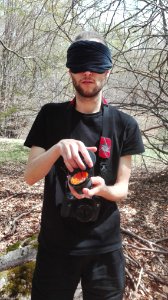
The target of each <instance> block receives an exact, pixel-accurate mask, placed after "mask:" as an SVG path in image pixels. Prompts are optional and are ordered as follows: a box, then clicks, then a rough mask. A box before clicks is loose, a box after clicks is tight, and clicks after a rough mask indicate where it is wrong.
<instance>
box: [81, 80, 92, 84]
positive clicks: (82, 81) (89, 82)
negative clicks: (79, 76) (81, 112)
mask: <svg viewBox="0 0 168 300" xmlns="http://www.w3.org/2000/svg"><path fill="white" fill-rule="evenodd" d="M81 83H84V84H93V83H94V81H93V80H90V79H83V80H81Z"/></svg>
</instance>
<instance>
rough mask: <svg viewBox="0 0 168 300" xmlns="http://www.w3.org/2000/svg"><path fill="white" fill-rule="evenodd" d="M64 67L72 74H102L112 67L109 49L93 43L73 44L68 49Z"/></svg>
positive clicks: (78, 42) (80, 42) (81, 42)
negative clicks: (87, 72)
mask: <svg viewBox="0 0 168 300" xmlns="http://www.w3.org/2000/svg"><path fill="white" fill-rule="evenodd" d="M66 66H67V68H69V69H70V70H71V72H72V73H80V72H85V71H91V72H95V73H100V74H101V73H104V72H105V71H106V70H109V69H111V67H112V59H111V52H110V49H109V48H108V47H107V46H106V45H104V44H102V43H99V42H95V41H87V40H86V41H83V40H82V41H77V42H74V43H73V44H71V46H70V47H69V48H68V51H67V63H66Z"/></svg>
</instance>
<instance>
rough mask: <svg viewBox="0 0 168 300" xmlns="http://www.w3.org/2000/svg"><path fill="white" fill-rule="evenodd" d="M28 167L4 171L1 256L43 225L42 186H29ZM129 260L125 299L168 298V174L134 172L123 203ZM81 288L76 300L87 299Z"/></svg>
mask: <svg viewBox="0 0 168 300" xmlns="http://www.w3.org/2000/svg"><path fill="white" fill-rule="evenodd" d="M23 170H24V164H20V163H18V164H10V163H6V164H3V165H1V167H0V228H1V230H0V241H1V243H0V253H2V252H5V251H6V249H7V247H8V246H10V245H12V244H13V243H16V242H17V241H24V240H25V239H27V238H28V237H30V236H32V235H33V234H35V233H38V231H39V226H40V214H41V207H42V195H43V182H42V181H41V182H40V183H37V184H35V185H34V186H33V187H29V186H28V185H26V184H25V183H24V181H23ZM119 209H120V212H121V229H122V236H123V248H124V253H125V257H126V291H125V298H124V299H125V300H127V299H129V300H132V299H135V300H138V299H141V300H154V299H156V300H162V299H163V300H164V299H168V260H167V258H168V230H167V228H168V170H163V171H159V172H158V173H154V174H152V173H150V172H149V173H148V172H146V171H142V170H141V171H139V173H137V172H136V173H134V172H133V174H132V178H131V182H130V188H129V195H128V198H127V200H125V201H124V202H122V203H120V204H119ZM80 294H81V292H80V290H78V292H77V294H76V299H82V297H81V295H80Z"/></svg>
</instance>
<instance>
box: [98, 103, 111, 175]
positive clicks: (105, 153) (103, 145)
mask: <svg viewBox="0 0 168 300" xmlns="http://www.w3.org/2000/svg"><path fill="white" fill-rule="evenodd" d="M102 109H103V120H102V135H101V137H100V141H99V149H98V151H99V160H100V163H99V171H100V175H101V176H102V177H103V178H104V179H106V176H108V174H107V169H108V164H109V160H110V157H111V147H112V140H111V138H110V137H111V128H112V122H111V118H110V113H109V106H108V104H106V103H104V105H103V107H102Z"/></svg>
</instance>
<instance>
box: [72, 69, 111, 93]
mask: <svg viewBox="0 0 168 300" xmlns="http://www.w3.org/2000/svg"><path fill="white" fill-rule="evenodd" d="M109 73H110V71H105V72H104V73H103V74H99V73H95V72H90V71H85V72H80V73H72V72H71V71H70V75H71V78H72V83H73V86H74V88H75V90H76V91H77V93H78V94H79V95H80V96H82V97H85V98H92V97H96V96H98V95H99V93H100V92H101V90H102V88H103V87H104V85H105V83H106V81H107V78H108V76H109Z"/></svg>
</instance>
